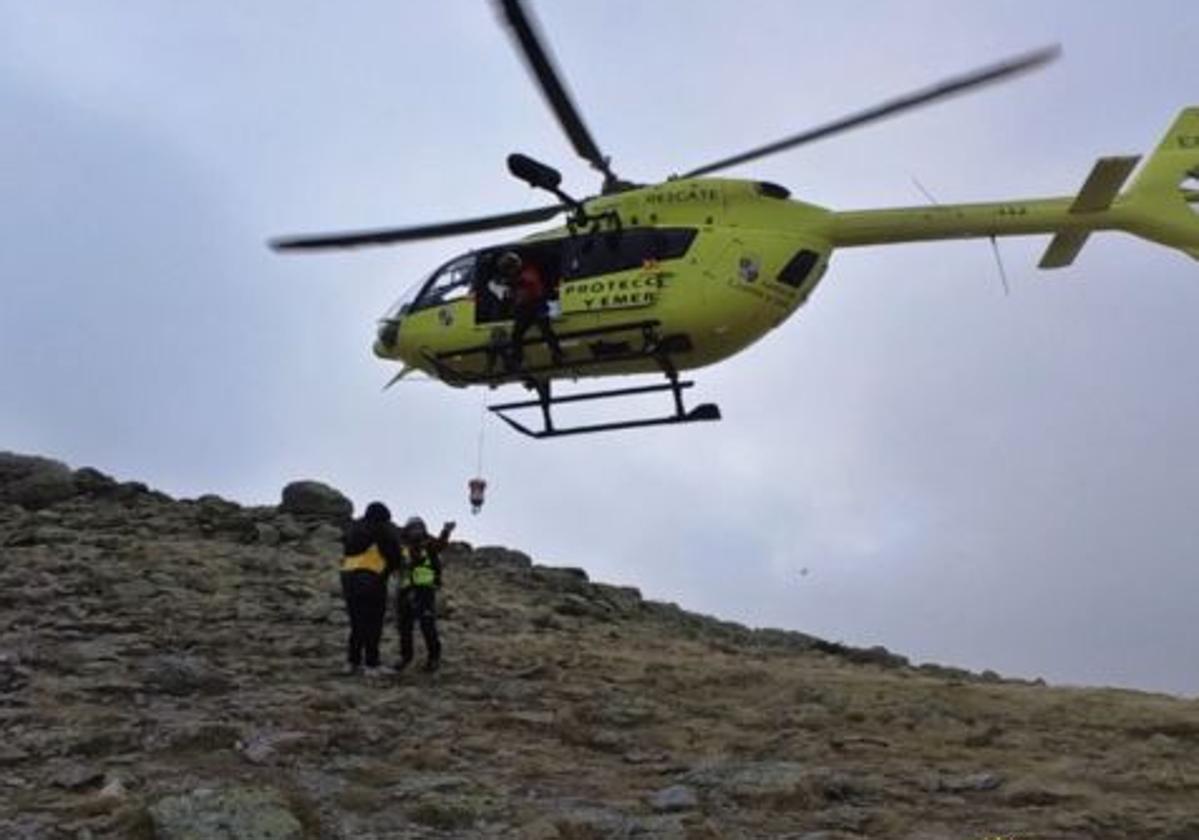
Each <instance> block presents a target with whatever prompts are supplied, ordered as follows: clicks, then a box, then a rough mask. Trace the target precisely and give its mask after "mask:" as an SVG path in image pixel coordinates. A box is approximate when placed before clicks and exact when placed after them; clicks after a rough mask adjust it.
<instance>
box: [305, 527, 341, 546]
mask: <svg viewBox="0 0 1199 840" xmlns="http://www.w3.org/2000/svg"><path fill="white" fill-rule="evenodd" d="M308 539H309V541H311V542H312V544H313V545H315V546H318V547H322V548H324V547H329V546H333V545H340V544H341V529H340V528H338V527H337V526H335V525H330V524H329V523H327V522H322V523H321V524H319V525H317V526H316V527H315V528H313V529H312V530H311V531H310V532H309V533H308Z"/></svg>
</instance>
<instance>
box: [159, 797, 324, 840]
mask: <svg viewBox="0 0 1199 840" xmlns="http://www.w3.org/2000/svg"><path fill="white" fill-rule="evenodd" d="M149 815H150V820H151V822H152V824H153V827H154V837H155V838H156V840H230V838H238V840H301V838H302V837H303V836H304V828H303V826H302V825H301V823H300V821H299V820H298V819H297V818H296V816H295V814H293V813H292V812H291V810H290V809H289V808H288V805H287V803H286V801H285V800H284V799H283V798H282V797H281V796H280V795H279V794H277V793H275V792H274V791H271V790H269V789H263V788H248V787H233V788H223V789H216V790H214V789H207V788H199V789H196V790H193V791H191V792H190V793H185V794H181V795H178V796H169V797H166V798H165V799H161V800H159V801H158V802H156V803H154V804H153V805H151V806H150V808H149Z"/></svg>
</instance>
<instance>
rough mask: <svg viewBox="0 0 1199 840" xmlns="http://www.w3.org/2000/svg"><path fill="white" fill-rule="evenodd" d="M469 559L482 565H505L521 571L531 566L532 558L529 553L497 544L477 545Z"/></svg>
mask: <svg viewBox="0 0 1199 840" xmlns="http://www.w3.org/2000/svg"><path fill="white" fill-rule="evenodd" d="M470 559H471V560H472V561H473V562H476V563H479V564H481V565H484V566H493V567H495V566H507V567H509V568H512V569H515V570H523V571H527V570H529V569H531V568H533V560H532V558H530V557H529V555H527V554H525V553H524V552H522V551H512V550H511V549H508V548H502V547H501V546H497V545H484V546H479V547H478V548H476V549H475V550H474V551H472V552H471V553H470Z"/></svg>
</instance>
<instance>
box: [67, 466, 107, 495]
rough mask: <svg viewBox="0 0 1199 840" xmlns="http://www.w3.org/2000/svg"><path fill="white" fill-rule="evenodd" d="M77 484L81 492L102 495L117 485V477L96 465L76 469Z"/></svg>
mask: <svg viewBox="0 0 1199 840" xmlns="http://www.w3.org/2000/svg"><path fill="white" fill-rule="evenodd" d="M75 486H76V487H77V488H78V489H79V492H80V493H88V494H93V495H102V494H104V493H106V492H109V491H111V490H112V489H113V488H114V487H116V486H117V482H116V479H114V478H113V477H112V476H109V475H106V474H104V473H102V472H100V471H99V470H97V469H95V468H94V467H84V468H83V469H79V470H75Z"/></svg>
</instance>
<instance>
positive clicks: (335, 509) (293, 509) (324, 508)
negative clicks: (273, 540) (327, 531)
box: [279, 481, 354, 521]
mask: <svg viewBox="0 0 1199 840" xmlns="http://www.w3.org/2000/svg"><path fill="white" fill-rule="evenodd" d="M279 511H280V512H281V513H290V514H292V515H293V516H304V517H313V518H317V519H331V520H337V521H342V520H345V519H349V518H350V516H351V515H352V514H353V513H354V503H353V502H351V501H350V500H349V499H348V498H346V497H345V495H343V494H342V493H341V491H339V490H336V489H334V488H332V487H330V486H329V485H327V484H322V483H321V482H319V481H293V482H292V483H291V484H289V485H287V486H286V487H284V488H283V500H282V502H281V503H280V505H279Z"/></svg>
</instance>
